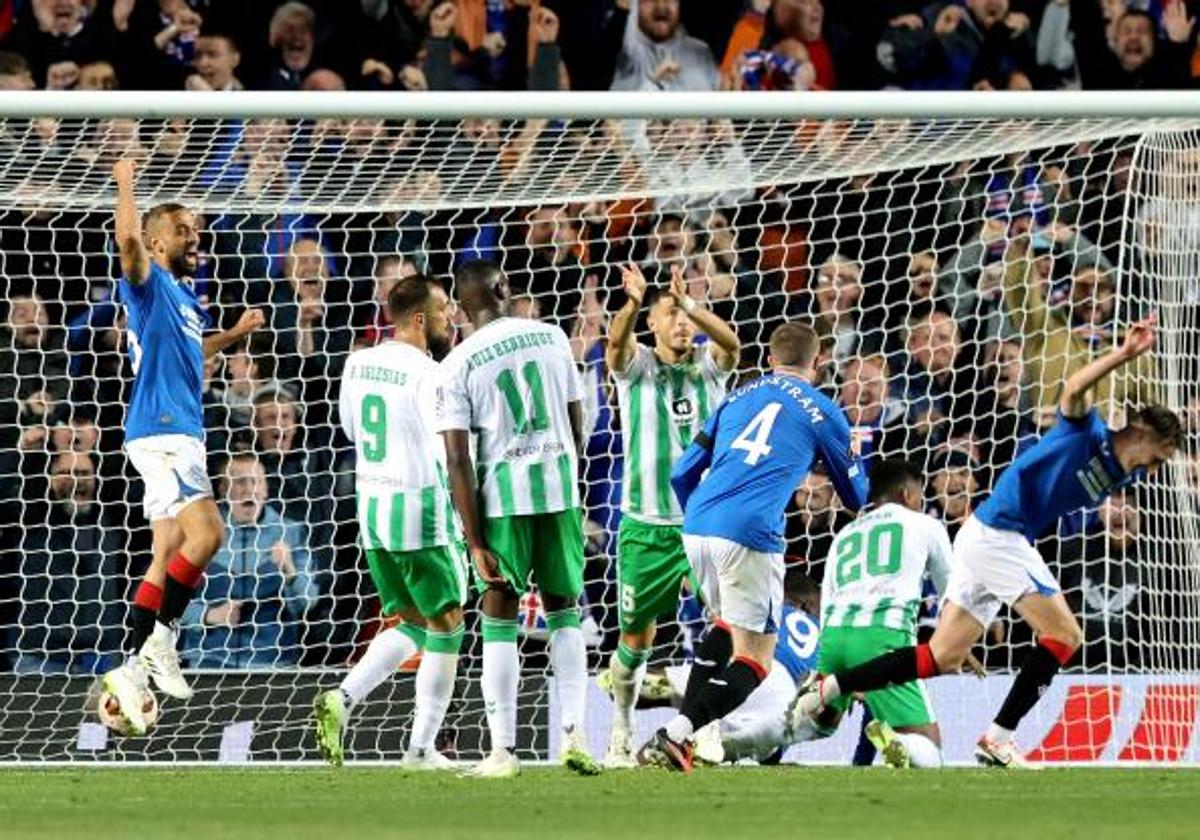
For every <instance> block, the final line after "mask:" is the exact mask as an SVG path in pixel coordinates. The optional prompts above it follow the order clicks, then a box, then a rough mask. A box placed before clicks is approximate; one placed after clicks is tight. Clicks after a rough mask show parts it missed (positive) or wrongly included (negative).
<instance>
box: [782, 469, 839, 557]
mask: <svg viewBox="0 0 1200 840" xmlns="http://www.w3.org/2000/svg"><path fill="white" fill-rule="evenodd" d="M853 518H854V517H853V516H852V515H851V514H850V513H849V512H847V511H846V509H845V508H843V507H842V506H841V503H840V502H839V501H838V500H837V498H836V495H835V493H834V490H833V482H831V481H830V480H829V476H828V475H826V474H825V472H824V470H823V468H817V469H814V470H813V471H812V472H810V473H809V474H808V475H807V476H805V478H804V481H802V482H801V483H800V486H799V487H798V488H796V492H795V494H794V495H793V497H792V504H791V505H790V506H789V508H788V514H787V520H786V526H787V528H786V539H787V554H788V556H789V557H798V558H803V559H804V560H806V561H807V562H808V566H809V568H810V569H814V572H812V575H813V577H816V578H820V577H821V575H820V570H821V569H822V568H823V564H824V562H825V558H826V556H827V555H828V554H829V549H830V546H832V545H833V537H834V534H836V533H837V532H838V531H840V530H841V529H842V526H844V525H845V524H847V523H848V522H850V521H851V520H852V519H853Z"/></svg>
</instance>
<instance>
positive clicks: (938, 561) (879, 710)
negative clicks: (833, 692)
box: [817, 460, 951, 767]
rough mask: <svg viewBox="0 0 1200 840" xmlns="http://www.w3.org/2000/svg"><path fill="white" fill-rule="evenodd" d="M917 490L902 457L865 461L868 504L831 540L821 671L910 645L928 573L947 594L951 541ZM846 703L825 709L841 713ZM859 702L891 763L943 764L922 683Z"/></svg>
mask: <svg viewBox="0 0 1200 840" xmlns="http://www.w3.org/2000/svg"><path fill="white" fill-rule="evenodd" d="M923 489H924V484H923V481H922V477H921V474H920V472H918V471H917V469H916V468H915V467H913V466H912V465H911V464H908V463H907V462H905V461H898V460H888V461H880V462H878V463H876V464H875V465H874V466H873V467H872V469H871V490H870V495H869V496H868V502H869V504H870V507H869V508H868V509H867V510H866V512H864V513H862V514H861V515H860V516H859V517H858V518H857V519H855V520H854V521H853V522H851V523H850V524H848V525H846V526H845V527H844V528H842V530H840V531H839V532H838V533H837V534H836V535H835V536H834V539H833V544H832V545H831V547H830V550H829V556H828V558H826V561H825V578H824V581H823V582H822V585H821V614H822V616H821V639H820V653H819V654H818V659H817V671H818V672H819V673H822V674H832V673H835V672H841V671H844V670H846V669H847V668H852V667H854V666H855V665H859V664H861V663H863V662H868V661H870V660H872V659H874V658H875V657H877V656H879V655H881V654H884V653H887V652H888V651H891V650H896V649H898V648H907V647H910V646H912V645H914V644H916V640H917V611H918V610H919V609H920V605H921V589H922V584H923V582H924V579H925V576H926V575H927V574H928V575H929V577H930V578H931V580H932V581H933V585H934V586H935V587H936V588H937V591H938V592H939V593H943V592H945V591H946V580H947V578H948V577H949V575H950V557H951V548H950V537H949V536H948V535H947V534H946V529H945V527H944V526H943V525H942V523H941V522H939V521H938V520H936V519H934V518H933V517H932V516H928V515H927V514H924V513H922V512H921V510H922V508H923V506H924V499H923ZM849 700H850V698H839V699H838V700H834V701H831V706H833V707H836V710H837V711H838V712H841V711H844V710H845V709H846V707H847V706H848V705H849ZM864 700H865V702H866V704H867V707H868V708H869V709H870V710H871V714H872V715H873V716H874V718H875V720H874V721H872V722H871V724H868V727H867V736H868V737H869V738H870V739H871V741H872V743H874V744H875V745H876V747H877V748H878V749H879V751H880V752H881V753H882V754H883V756H884V759H885V760H886V761H887V762H888V763H889V764H893V765H896V766H903V767H908V766H918V767H940V766H941V763H942V760H941V746H940V744H941V736H940V734H939V732H938V726H937V723H936V721H935V719H934V714H933V707H932V706H930V704H929V695H928V694H927V693H926V691H925V684H924V683H923V682H920V681H917V682H910V683H904V684H903V685H893V686H889V687H888V688H884V689H880V690H879V691H870V692H867V694H866V695H865V697H864ZM843 701H844V702H843Z"/></svg>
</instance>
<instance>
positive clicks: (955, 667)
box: [929, 638, 971, 674]
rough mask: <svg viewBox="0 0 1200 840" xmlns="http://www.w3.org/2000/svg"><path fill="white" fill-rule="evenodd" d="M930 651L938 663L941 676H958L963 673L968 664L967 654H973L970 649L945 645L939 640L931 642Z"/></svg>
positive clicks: (935, 639) (955, 645) (957, 645)
mask: <svg viewBox="0 0 1200 840" xmlns="http://www.w3.org/2000/svg"><path fill="white" fill-rule="evenodd" d="M929 650H930V652H931V653H932V654H933V661H934V662H936V663H937V670H938V673H939V674H956V673H958V672H959V671H961V670H962V669H963V665H965V664H966V662H967V654H968V653H970V652H971V649H970V648H969V647H964V646H963V645H959V644H944V643H941V640H940V639H937V638H934V639H930V640H929Z"/></svg>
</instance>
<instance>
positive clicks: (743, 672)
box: [680, 658, 766, 729]
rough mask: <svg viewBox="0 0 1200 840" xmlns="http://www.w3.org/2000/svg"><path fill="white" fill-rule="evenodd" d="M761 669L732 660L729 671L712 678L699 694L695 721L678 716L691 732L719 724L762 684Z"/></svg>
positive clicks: (688, 717)
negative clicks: (689, 724)
mask: <svg viewBox="0 0 1200 840" xmlns="http://www.w3.org/2000/svg"><path fill="white" fill-rule="evenodd" d="M764 676H766V675H765V674H764V673H763V670H762V668H761V667H756V666H754V665H752V664H750V663H749V662H747V661H746V660H744V659H741V658H739V659H735V660H733V661H732V662H730V663H729V667H728V668H726V669H725V670H724V671H722V672H721V673H720V674H717V675H715V676H713V677H712V678H711V679H710V680H709V681H708V684H707V685H705V686H704V688H703V689H702V690H701V691H700V702H699V703H698V704H697V706H698V707H699V708H698V711H699V715H700V716H699V718H695V717H692V716H691V715H689V714H687V713H686V712H683V710H682V709H680V711H681V712H683V714H684V715H685V716H686V717H687V719H688V720H690V721H691V722H692V727H693V728H694V729H699V728H700V727H702V726H705V725H706V724H708V723H711V722H712V721H714V720H720V719H721V718H723V717H725V715H727V714H729V713H730V712H732V711H733V710H734V709H736V708H737V707H738V706H740V705H742V703H744V702H746V698H747V697H749V696H750V695H751V694H752V693H754V689H756V688H758V686H759V684H760V683H761V682H762V681H763V677H764Z"/></svg>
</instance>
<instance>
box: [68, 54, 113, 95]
mask: <svg viewBox="0 0 1200 840" xmlns="http://www.w3.org/2000/svg"><path fill="white" fill-rule="evenodd" d="M120 86H121V83H120V80H118V79H117V71H116V69H115V68H114V67H113V66H112V64H110V63H109V62H107V61H93V62H91V63H90V64H85V65H83V66H82V67H80V68H79V83H78V84H77V85H76V88H77V89H78V90H116V89H117V88H119V87H120Z"/></svg>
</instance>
